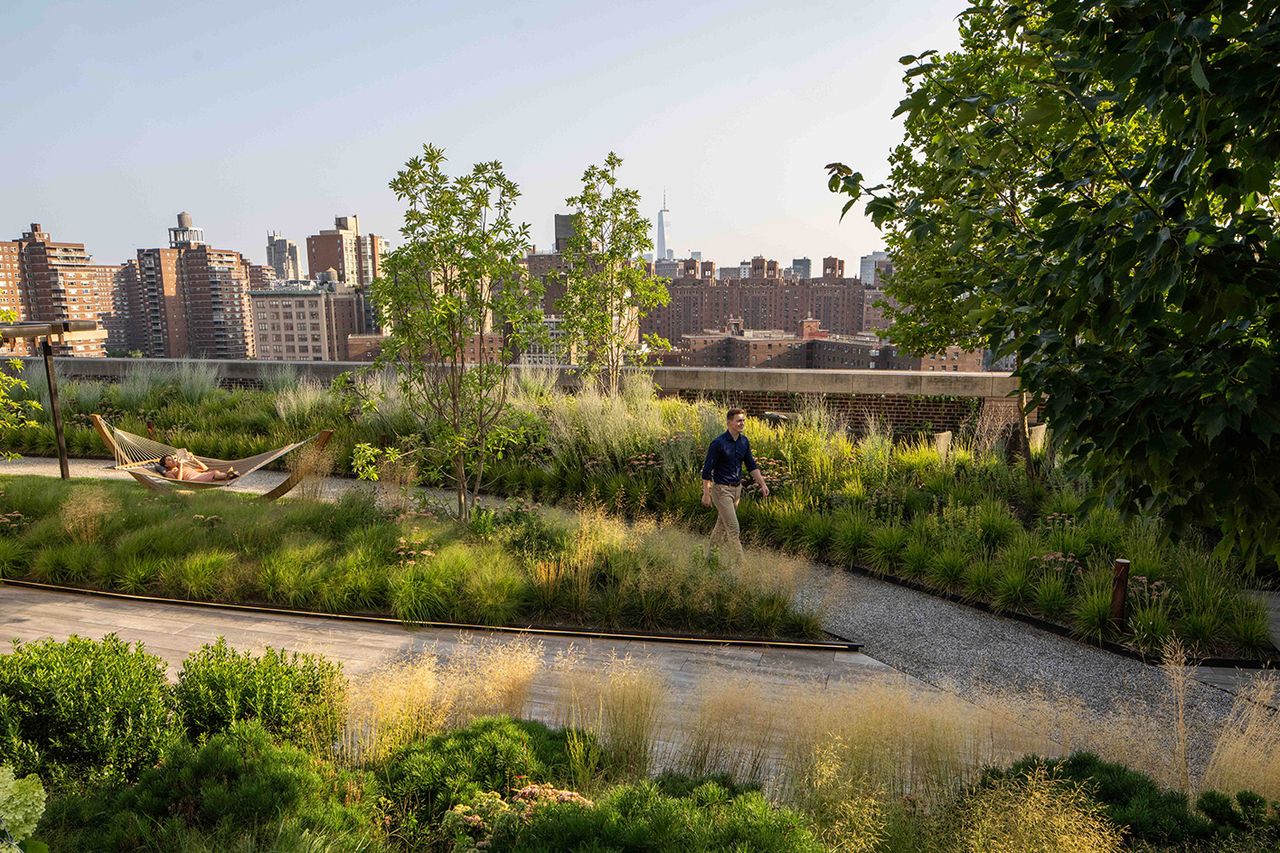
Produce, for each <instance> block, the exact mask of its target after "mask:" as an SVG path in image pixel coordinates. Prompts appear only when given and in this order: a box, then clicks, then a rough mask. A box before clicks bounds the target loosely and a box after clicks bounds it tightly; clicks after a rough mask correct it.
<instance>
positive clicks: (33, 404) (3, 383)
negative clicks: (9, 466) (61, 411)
mask: <svg viewBox="0 0 1280 853" xmlns="http://www.w3.org/2000/svg"><path fill="white" fill-rule="evenodd" d="M17 319H18V317H17V315H16V314H14V313H13V312H12V311H7V310H6V311H0V324H4V323H14V322H16V321H17ZM26 390H27V383H26V381H25V380H24V379H22V362H21V361H19V360H18V359H16V358H13V359H9V360H8V361H7V362H5V364H4V366H3V367H0V432H5V431H7V430H12V429H19V428H20V427H29V426H35V419H34V416H35V414H36V413H37V412H39V411H40V410H41V408H43V407H42V406H41V405H40V403H39V402H37V401H35V400H21V399H14V394H15V393H16V392H23V391H26ZM16 458H17V454H16V453H9V452H5V451H0V459H16Z"/></svg>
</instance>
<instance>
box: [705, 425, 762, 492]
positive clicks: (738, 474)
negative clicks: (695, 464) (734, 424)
mask: <svg viewBox="0 0 1280 853" xmlns="http://www.w3.org/2000/svg"><path fill="white" fill-rule="evenodd" d="M744 462H745V463H746V465H747V472H748V473H750V472H751V471H754V470H756V469H757V468H759V467H760V466H759V465H757V464H756V460H755V457H754V456H752V455H751V442H749V441H747V437H746V436H745V435H739V436H738V440H737V441H734V440H733V436H731V435H729V431H728V430H725V431H724V432H722V433H720V435H718V436H716V437H715V439H714V440H713V441H712V442H711V446H710V447H708V448H707V460H706V461H705V462H703V463H702V479H704V480H711V481H712V482H714V483H719V484H720V485H722V486H736V485H738V484H739V483H741V482H742V465H743V463H744Z"/></svg>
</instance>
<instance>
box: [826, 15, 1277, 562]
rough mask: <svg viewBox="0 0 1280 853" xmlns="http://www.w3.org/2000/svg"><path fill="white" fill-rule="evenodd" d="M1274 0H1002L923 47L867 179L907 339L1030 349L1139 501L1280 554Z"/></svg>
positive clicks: (1116, 482) (1071, 450) (1078, 435)
mask: <svg viewBox="0 0 1280 853" xmlns="http://www.w3.org/2000/svg"><path fill="white" fill-rule="evenodd" d="M1273 13H1274V9H1273V8H1272V7H1271V5H1270V4H1249V3H1240V2H1236V0H1211V2H1205V3H1200V4H1194V5H1192V6H1186V5H1184V4H1168V3H1164V2H1158V1H1157V0H1135V2H1130V3H1125V4H1122V5H1116V4H1114V3H1106V2H1100V0H1091V2H1078V0H1036V2H1032V3H1020V2H1013V0H981V1H980V2H975V3H974V4H973V5H972V6H971V7H970V8H969V9H968V10H966V12H965V13H964V14H963V15H962V16H961V18H960V21H961V25H960V42H961V47H960V49H959V50H957V51H955V52H952V53H949V54H946V55H939V54H937V53H936V52H935V51H927V52H925V53H923V54H921V55H919V56H907V57H903V62H904V64H906V65H910V66H911V68H910V69H909V70H908V71H907V72H906V75H905V80H906V83H907V90H908V91H907V96H906V98H905V99H904V100H903V101H902V103H901V104H900V105H899V107H898V111H897V112H898V114H905V132H906V137H905V139H904V141H903V143H902V144H901V145H900V146H898V148H897V149H895V151H894V152H893V155H892V157H891V173H890V176H889V179H888V182H887V184H886V186H885V187H879V188H874V189H871V190H868V189H865V188H864V187H863V182H862V176H861V175H860V174H858V173H855V172H853V171H852V170H851V169H849V168H847V167H845V166H843V165H841V164H833V165H832V166H831V167H829V168H830V171H831V178H830V187H831V189H832V190H833V191H836V192H839V193H842V194H845V195H848V196H849V197H850V198H849V202H848V204H846V206H845V209H846V211H847V210H848V209H849V207H850V206H851V205H852V204H853V203H854V202H856V201H857V200H859V199H861V198H863V197H864V196H865V195H867V194H870V196H871V199H870V201H869V202H868V204H867V212H868V213H869V214H870V216H871V217H872V219H873V221H874V222H875V223H876V225H877V226H879V227H881V228H882V229H884V230H885V232H886V234H887V240H888V243H889V248H890V251H891V252H892V253H893V255H894V258H895V261H896V265H897V268H896V271H895V275H894V277H893V279H892V281H891V282H890V284H889V292H890V294H891V295H892V296H894V297H895V298H896V299H897V301H898V302H899V304H900V305H901V306H902V307H901V308H900V309H897V310H893V309H891V310H890V313H891V315H892V316H893V318H894V321H895V322H894V329H893V330H892V332H891V335H892V336H893V337H895V339H896V340H898V341H899V342H900V343H902V344H904V345H905V346H906V347H907V348H908V349H913V350H918V351H921V352H934V351H937V350H939V349H940V348H941V346H942V345H943V344H945V343H965V344H967V345H973V344H979V343H985V344H987V345H988V346H991V347H993V348H997V349H999V350H1000V351H1001V352H1004V353H1014V354H1016V355H1017V358H1018V361H1019V368H1018V377H1019V380H1020V383H1021V385H1022V388H1023V389H1024V390H1025V391H1027V392H1029V394H1030V395H1031V401H1032V403H1033V404H1040V405H1043V406H1044V411H1045V414H1046V416H1047V419H1048V420H1049V422H1050V423H1052V424H1053V432H1054V438H1055V442H1056V443H1057V444H1058V445H1059V449H1060V450H1061V451H1065V452H1066V453H1067V454H1068V456H1069V457H1070V458H1071V459H1072V460H1073V463H1074V464H1076V465H1078V466H1079V467H1080V468H1081V469H1083V470H1085V471H1086V472H1088V473H1089V475H1090V476H1091V478H1092V479H1093V481H1094V482H1096V483H1098V484H1099V486H1100V487H1102V488H1104V489H1107V490H1109V491H1111V492H1112V493H1114V494H1118V495H1121V496H1122V497H1123V501H1124V505H1125V506H1134V507H1141V508H1144V509H1146V508H1152V507H1154V508H1157V509H1159V510H1161V511H1163V512H1164V513H1165V514H1166V515H1167V517H1168V518H1169V519H1170V521H1171V522H1172V523H1173V524H1174V525H1175V526H1188V525H1191V524H1203V525H1206V526H1209V525H1211V526H1216V527H1217V528H1218V529H1219V530H1221V532H1222V534H1223V537H1224V539H1223V546H1222V547H1223V549H1224V551H1225V550H1228V549H1230V548H1231V547H1232V546H1233V545H1236V544H1238V545H1239V546H1240V547H1242V548H1243V549H1244V550H1245V551H1246V553H1248V554H1249V555H1250V556H1256V555H1258V554H1269V555H1271V556H1273V557H1274V556H1276V555H1280V526H1277V525H1276V524H1275V523H1274V519H1275V518H1276V516H1277V514H1278V513H1280V490H1277V488H1276V484H1275V480H1274V477H1273V476H1271V473H1270V472H1272V471H1275V470H1276V469H1277V468H1280V441H1277V440H1276V438H1277V436H1278V435H1280V382H1277V381H1276V374H1277V368H1278V367H1280V361H1278V358H1280V352H1278V350H1277V347H1278V346H1280V339H1278V338H1277V335H1276V329H1277V323H1278V320H1277V318H1278V317H1280V301H1278V300H1277V299H1276V298H1275V294H1276V293H1277V292H1280V248H1278V247H1280V243H1277V229H1278V228H1280V208H1278V207H1277V205H1276V203H1275V195H1276V185H1277V172H1276V167H1275V164H1276V160H1277V153H1278V149H1277V143H1276V139H1277V135H1278V134H1280V106H1278V104H1280V100H1277V99H1276V98H1274V97H1271V93H1272V92H1273V91H1274V90H1275V88H1276V86H1277V85H1280V68H1277V66H1276V63H1275V61H1274V57H1275V55H1276V53H1277V51H1280V29H1278V28H1276V27H1275V26H1274V20H1273Z"/></svg>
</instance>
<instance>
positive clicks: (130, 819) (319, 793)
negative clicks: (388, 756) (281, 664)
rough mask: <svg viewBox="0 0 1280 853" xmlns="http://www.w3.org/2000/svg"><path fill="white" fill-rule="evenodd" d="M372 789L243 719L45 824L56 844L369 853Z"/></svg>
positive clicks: (378, 834)
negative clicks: (274, 739)
mask: <svg viewBox="0 0 1280 853" xmlns="http://www.w3.org/2000/svg"><path fill="white" fill-rule="evenodd" d="M375 791H376V789H375V788H374V786H373V782H372V779H371V778H369V777H368V776H367V775H365V774H361V773H353V772H350V771H346V770H338V769H335V768H334V767H333V766H332V765H331V764H329V763H328V762H326V761H322V760H320V759H318V758H316V757H314V756H312V755H310V754H308V753H306V752H304V751H303V750H301V749H298V748H297V747H294V746H290V745H277V744H275V743H273V742H272V740H271V738H270V736H269V735H268V734H267V732H266V731H265V730H264V729H263V728H262V727H261V726H260V725H259V724H258V723H257V722H239V723H236V724H235V725H233V726H232V727H231V728H230V729H229V730H228V731H226V732H223V733H221V734H218V735H215V736H213V737H212V738H210V739H209V740H208V741H207V742H205V743H203V744H200V745H193V744H190V743H187V742H182V743H180V744H178V745H177V746H176V747H175V748H174V749H173V750H172V751H171V752H170V753H169V754H168V755H167V756H166V757H165V759H164V761H162V762H161V763H160V765H159V766H157V767H155V768H152V769H150V770H147V771H146V772H145V773H144V774H143V775H142V777H141V778H140V779H139V780H138V782H137V784H135V785H133V786H131V787H127V788H124V789H116V788H111V787H103V788H101V789H100V790H98V791H96V792H94V793H93V794H92V795H86V796H84V797H73V798H68V799H65V800H63V801H61V802H59V803H57V804H56V808H51V809H50V814H49V815H48V817H47V819H46V825H47V826H48V828H49V834H50V841H51V842H53V843H54V845H55V849H60V850H102V851H109V850H121V851H123V850H155V851H162V850H179V849H182V850H186V849H196V850H210V851H221V850H251V849H270V850H284V851H295V850H296V851H299V853H301V851H303V850H325V851H333V853H337V851H351V852H352V853H354V851H375V850H382V849H385V844H384V841H383V836H382V831H381V829H380V827H379V825H378V814H377V810H376V802H377V799H376V793H375ZM321 845H324V846H321Z"/></svg>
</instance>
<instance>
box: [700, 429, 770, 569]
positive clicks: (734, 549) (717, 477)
mask: <svg viewBox="0 0 1280 853" xmlns="http://www.w3.org/2000/svg"><path fill="white" fill-rule="evenodd" d="M725 424H726V425H727V426H728V429H726V430H725V431H724V432H722V433H721V434H720V435H718V436H716V437H715V439H714V440H713V441H712V442H711V446H710V447H708V448H707V459H706V461H705V462H703V463H702V505H703V506H714V507H715V508H716V526H715V529H714V530H712V531H711V542H710V543H709V546H708V547H709V548H715V547H717V545H718V544H719V543H720V542H721V541H722V540H723V541H724V543H725V544H726V546H727V548H728V551H729V554H730V558H731V559H733V560H735V561H737V562H739V563H740V562H741V561H742V540H741V539H740V538H739V535H738V511H737V507H738V501H739V500H741V498H742V466H743V465H744V464H745V465H746V466H747V472H748V473H750V474H751V477H752V479H754V480H755V482H756V485H757V486H759V487H760V497H762V498H766V497H768V496H769V486H768V485H767V484H766V483H765V481H764V475H763V474H761V473H760V466H759V465H757V464H756V460H755V457H754V456H752V455H751V442H749V441H747V437H746V436H745V435H743V434H742V428H743V427H745V426H746V425H747V413H746V412H744V411H743V410H742V409H730V410H729V411H728V412H727V413H726V414H725Z"/></svg>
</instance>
